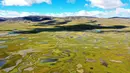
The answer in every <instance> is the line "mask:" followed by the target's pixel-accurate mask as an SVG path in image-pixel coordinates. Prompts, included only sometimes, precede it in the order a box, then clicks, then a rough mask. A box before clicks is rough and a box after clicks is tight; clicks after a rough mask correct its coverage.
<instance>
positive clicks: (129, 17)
mask: <svg viewBox="0 0 130 73" xmlns="http://www.w3.org/2000/svg"><path fill="white" fill-rule="evenodd" d="M115 18H120V19H130V17H111V18H109V19H115Z"/></svg>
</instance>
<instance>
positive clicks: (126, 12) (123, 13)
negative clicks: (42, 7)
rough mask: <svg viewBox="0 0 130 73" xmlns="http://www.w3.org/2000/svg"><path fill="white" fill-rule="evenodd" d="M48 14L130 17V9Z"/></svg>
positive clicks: (53, 14)
mask: <svg viewBox="0 0 130 73" xmlns="http://www.w3.org/2000/svg"><path fill="white" fill-rule="evenodd" d="M46 15H49V16H56V17H65V16H93V17H103V18H108V17H130V9H124V8H117V9H116V10H110V11H86V10H81V11H78V12H64V13H49V14H46Z"/></svg>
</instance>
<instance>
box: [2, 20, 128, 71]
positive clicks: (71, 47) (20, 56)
mask: <svg viewBox="0 0 130 73" xmlns="http://www.w3.org/2000/svg"><path fill="white" fill-rule="evenodd" d="M57 20H59V19H57ZM93 20H94V19H93ZM60 21H62V20H60ZM89 21H90V19H78V20H73V21H71V22H69V23H67V24H64V25H46V26H33V25H37V24H38V23H39V22H30V23H24V22H12V23H10V22H2V23H0V33H1V34H2V33H8V32H11V31H13V30H17V31H30V30H33V29H35V28H55V26H70V25H80V24H88V22H89ZM97 21H98V22H96V23H89V24H93V25H95V24H98V23H100V24H101V25H102V26H113V25H123V26H128V27H127V28H124V29H100V30H102V31H111V30H120V31H128V30H130V28H129V26H130V25H129V21H126V20H120V22H117V20H112V19H97ZM79 28H80V27H79ZM0 41H5V42H4V43H0V46H3V45H6V46H7V47H5V48H0V60H2V59H5V60H6V63H5V64H4V65H3V66H1V69H0V73H130V32H103V33H97V32H93V30H89V31H49V30H48V31H42V32H39V33H28V34H19V35H17V36H8V35H6V36H0ZM48 59H49V60H48ZM8 68H10V70H9V69H8ZM7 69H8V70H7Z"/></svg>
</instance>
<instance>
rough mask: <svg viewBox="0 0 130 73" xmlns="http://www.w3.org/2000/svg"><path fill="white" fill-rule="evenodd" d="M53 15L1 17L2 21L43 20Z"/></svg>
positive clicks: (0, 20)
mask: <svg viewBox="0 0 130 73" xmlns="http://www.w3.org/2000/svg"><path fill="white" fill-rule="evenodd" d="M51 19H52V17H49V16H26V17H15V18H3V17H0V22H3V21H33V22H37V21H43V20H51Z"/></svg>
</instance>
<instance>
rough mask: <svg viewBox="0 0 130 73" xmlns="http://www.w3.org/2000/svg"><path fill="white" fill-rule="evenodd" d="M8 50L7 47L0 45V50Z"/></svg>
mask: <svg viewBox="0 0 130 73" xmlns="http://www.w3.org/2000/svg"><path fill="white" fill-rule="evenodd" d="M6 48H8V45H0V49H6Z"/></svg>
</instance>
